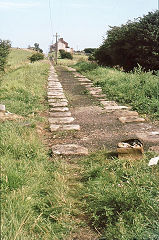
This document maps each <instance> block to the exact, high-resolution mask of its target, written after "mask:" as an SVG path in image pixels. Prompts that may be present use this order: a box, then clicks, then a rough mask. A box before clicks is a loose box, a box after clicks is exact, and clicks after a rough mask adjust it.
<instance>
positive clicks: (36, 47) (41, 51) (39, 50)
mask: <svg viewBox="0 0 159 240" xmlns="http://www.w3.org/2000/svg"><path fill="white" fill-rule="evenodd" d="M33 49H34V50H35V51H37V52H40V53H43V50H42V49H41V48H40V47H39V43H34V48H33Z"/></svg>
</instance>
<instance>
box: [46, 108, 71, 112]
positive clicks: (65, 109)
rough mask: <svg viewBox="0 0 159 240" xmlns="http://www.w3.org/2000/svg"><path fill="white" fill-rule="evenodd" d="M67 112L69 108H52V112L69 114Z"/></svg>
mask: <svg viewBox="0 0 159 240" xmlns="http://www.w3.org/2000/svg"><path fill="white" fill-rule="evenodd" d="M67 111H69V108H68V107H56V108H50V112H67Z"/></svg>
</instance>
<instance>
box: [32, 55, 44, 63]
mask: <svg viewBox="0 0 159 240" xmlns="http://www.w3.org/2000/svg"><path fill="white" fill-rule="evenodd" d="M42 59H44V54H42V53H34V54H33V55H32V56H31V57H29V60H30V61H31V62H35V61H39V60H42Z"/></svg>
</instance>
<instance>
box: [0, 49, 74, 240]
mask: <svg viewBox="0 0 159 240" xmlns="http://www.w3.org/2000/svg"><path fill="white" fill-rule="evenodd" d="M30 54H31V53H30V52H26V51H22V50H18V51H16V50H12V51H11V54H10V57H9V64H10V65H11V66H10V68H12V70H11V71H10V70H9V71H8V72H6V73H5V74H4V75H3V76H2V78H1V82H0V84H1V86H0V102H1V103H3V104H5V105H6V109H7V110H8V111H10V112H12V113H15V114H18V115H21V116H23V118H24V119H23V120H21V121H18V120H17V121H16V120H15V121H5V122H0V160H1V164H2V173H1V174H2V185H1V191H2V222H1V227H2V239H4V240H5V239H6V240H8V239H10V240H19V239H23V240H27V239H60V238H61V236H62V235H63V234H64V233H66V232H67V231H68V229H70V227H69V224H67V220H66V221H65V222H62V220H61V219H63V216H64V218H66V214H65V212H69V211H68V210H66V209H67V208H68V209H69V204H68V202H67V200H66V201H65V196H63V191H64V190H65V186H64V184H63V185H62V187H61V184H62V183H63V178H62V177H61V175H63V173H60V170H59V171H58V173H56V169H57V168H58V167H57V166H58V164H57V163H56V161H54V163H53V162H52V163H51V162H50V161H49V157H50V155H49V151H48V150H46V148H45V147H44V145H43V144H42V140H41V139H40V138H39V135H38V133H37V127H38V126H39V125H40V126H44V128H45V127H47V120H46V119H45V117H42V115H43V114H41V113H44V112H45V111H47V109H48V106H47V102H46V101H45V99H46V89H45V85H46V81H47V78H48V70H49V64H48V62H47V61H42V62H36V63H34V64H28V60H27V57H28V56H30ZM24 63H25V64H24ZM20 64H21V66H20ZM16 66H18V68H16ZM13 69H14V70H13ZM59 165H60V163H59ZM61 171H62V170H61ZM63 203H64V205H66V206H65V208H62V206H63Z"/></svg>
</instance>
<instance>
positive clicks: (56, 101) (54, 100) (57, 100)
mask: <svg viewBox="0 0 159 240" xmlns="http://www.w3.org/2000/svg"><path fill="white" fill-rule="evenodd" d="M48 102H49V103H60V102H66V103H68V101H67V99H58V98H55V99H54V98H51V99H48Z"/></svg>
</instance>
